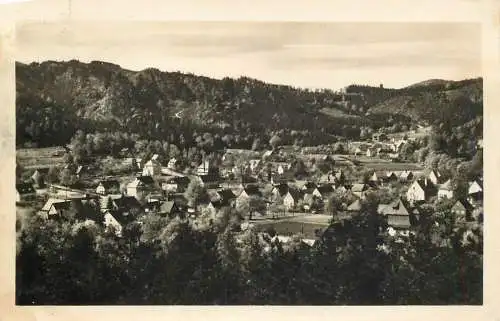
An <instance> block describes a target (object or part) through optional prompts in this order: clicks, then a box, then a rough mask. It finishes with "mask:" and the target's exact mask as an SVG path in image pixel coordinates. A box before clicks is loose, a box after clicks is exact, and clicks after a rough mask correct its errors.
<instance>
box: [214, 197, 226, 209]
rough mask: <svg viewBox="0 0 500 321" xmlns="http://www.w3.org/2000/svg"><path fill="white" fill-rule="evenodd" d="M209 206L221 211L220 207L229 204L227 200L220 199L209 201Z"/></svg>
mask: <svg viewBox="0 0 500 321" xmlns="http://www.w3.org/2000/svg"><path fill="white" fill-rule="evenodd" d="M210 204H212V206H213V207H214V208H216V209H221V208H222V207H227V206H230V205H231V204H230V203H229V200H227V199H220V200H216V201H211V202H210Z"/></svg>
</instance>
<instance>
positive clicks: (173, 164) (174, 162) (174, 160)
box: [167, 157, 179, 170]
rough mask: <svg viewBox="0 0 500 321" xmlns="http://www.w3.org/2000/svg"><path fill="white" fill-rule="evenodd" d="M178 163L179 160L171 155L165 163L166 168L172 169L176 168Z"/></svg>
mask: <svg viewBox="0 0 500 321" xmlns="http://www.w3.org/2000/svg"><path fill="white" fill-rule="evenodd" d="M178 165H179V161H178V160H177V158H175V157H172V158H171V159H170V160H169V161H168V163H167V168H168V169H172V170H176V169H177V166H178Z"/></svg>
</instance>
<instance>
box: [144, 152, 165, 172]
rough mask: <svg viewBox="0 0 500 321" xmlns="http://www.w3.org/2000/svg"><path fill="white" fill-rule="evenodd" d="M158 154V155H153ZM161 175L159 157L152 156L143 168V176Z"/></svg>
mask: <svg viewBox="0 0 500 321" xmlns="http://www.w3.org/2000/svg"><path fill="white" fill-rule="evenodd" d="M154 156H157V155H153V157H154ZM158 175H161V164H160V162H159V161H158V159H157V158H151V159H150V160H149V161H148V162H147V163H146V164H144V167H143V169H142V176H158Z"/></svg>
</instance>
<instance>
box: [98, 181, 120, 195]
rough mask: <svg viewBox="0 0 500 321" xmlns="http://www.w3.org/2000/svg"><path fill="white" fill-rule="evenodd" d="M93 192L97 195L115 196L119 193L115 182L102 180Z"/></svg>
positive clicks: (118, 184)
mask: <svg viewBox="0 0 500 321" xmlns="http://www.w3.org/2000/svg"><path fill="white" fill-rule="evenodd" d="M95 192H96V193H97V194H99V195H108V194H116V193H119V192H120V183H119V182H118V181H117V180H104V181H101V182H100V183H99V185H98V186H97V188H96V189H95Z"/></svg>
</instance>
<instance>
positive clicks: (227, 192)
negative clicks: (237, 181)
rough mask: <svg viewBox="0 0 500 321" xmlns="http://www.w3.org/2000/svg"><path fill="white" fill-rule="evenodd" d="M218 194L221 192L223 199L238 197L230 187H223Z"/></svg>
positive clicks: (220, 195)
mask: <svg viewBox="0 0 500 321" xmlns="http://www.w3.org/2000/svg"><path fill="white" fill-rule="evenodd" d="M217 194H219V197H220V198H221V199H222V200H232V199H235V198H236V195H234V193H233V191H232V190H231V189H229V188H225V189H222V190H220V191H217Z"/></svg>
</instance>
